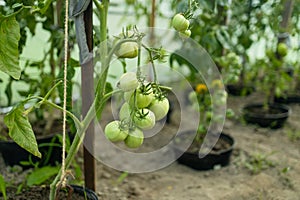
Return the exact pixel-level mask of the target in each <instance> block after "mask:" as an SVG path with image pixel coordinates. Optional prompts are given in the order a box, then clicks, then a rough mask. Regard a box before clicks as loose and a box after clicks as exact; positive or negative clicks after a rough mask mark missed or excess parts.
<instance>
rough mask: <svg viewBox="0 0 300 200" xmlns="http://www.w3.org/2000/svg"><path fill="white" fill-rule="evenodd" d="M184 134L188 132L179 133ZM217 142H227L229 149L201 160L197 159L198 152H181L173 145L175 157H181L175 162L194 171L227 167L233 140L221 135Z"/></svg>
mask: <svg viewBox="0 0 300 200" xmlns="http://www.w3.org/2000/svg"><path fill="white" fill-rule="evenodd" d="M181 134H182V135H184V134H190V132H184V133H181ZM219 140H223V141H225V142H227V143H228V144H229V145H230V147H229V148H228V149H224V150H220V151H217V152H210V153H209V154H207V155H206V156H205V157H203V158H199V156H198V152H195V153H192V152H188V151H186V152H183V150H182V149H180V148H178V146H176V145H174V152H175V154H176V155H181V156H180V157H179V158H178V159H177V162H178V163H180V164H183V165H186V166H188V167H190V168H192V169H196V170H210V169H214V167H215V166H218V165H219V166H227V165H228V164H229V162H230V157H231V154H232V150H233V148H234V144H235V142H234V139H233V138H232V137H231V136H229V135H227V134H225V133H221V135H220V137H219Z"/></svg>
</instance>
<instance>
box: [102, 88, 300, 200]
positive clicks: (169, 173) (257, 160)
mask: <svg viewBox="0 0 300 200" xmlns="http://www.w3.org/2000/svg"><path fill="white" fill-rule="evenodd" d="M260 99H261V96H260V95H259V94H252V95H250V96H247V97H230V98H229V101H228V107H229V108H232V109H233V110H234V111H235V113H236V114H237V117H236V119H231V120H227V121H226V122H225V126H224V132H226V133H227V134H229V135H231V136H233V137H234V139H235V142H236V145H235V148H234V151H233V156H232V157H231V163H230V165H229V166H227V167H223V168H216V169H214V170H210V171H196V170H193V169H191V168H189V167H186V166H183V165H181V164H178V163H177V162H174V163H172V164H171V165H169V166H168V167H166V168H163V169H160V170H158V171H155V172H151V173H142V174H128V175H127V176H126V174H124V173H122V172H119V171H116V170H114V169H111V168H109V167H107V166H105V165H103V164H102V163H100V162H97V177H98V178H97V190H96V191H97V193H98V195H99V197H100V199H104V200H110V199H111V200H126V199H130V200H141V199H143V200H157V199H160V200H179V199H180V200H181V199H184V200H220V199H222V200H243V199H246V200H256V199H257V200H299V199H300V124H299V119H300V104H298V105H297V104H291V105H290V107H291V108H292V114H291V116H290V117H289V119H288V121H287V123H286V124H285V126H284V128H282V129H278V130H270V129H267V128H259V127H257V126H255V125H246V124H245V123H243V122H242V120H241V119H240V117H239V115H240V108H241V107H242V106H243V105H245V104H246V103H250V102H251V103H253V102H259V100H260ZM166 130H170V129H166ZM124 177H125V178H124ZM123 178H124V179H123ZM120 180H122V181H120Z"/></svg>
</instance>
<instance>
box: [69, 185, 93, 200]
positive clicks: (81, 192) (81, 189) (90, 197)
mask: <svg viewBox="0 0 300 200" xmlns="http://www.w3.org/2000/svg"><path fill="white" fill-rule="evenodd" d="M71 186H72V188H73V189H74V192H75V193H77V194H79V195H81V196H84V197H86V198H87V199H88V200H98V197H97V194H96V193H95V192H94V191H93V190H90V189H88V188H84V187H82V186H78V185H71Z"/></svg>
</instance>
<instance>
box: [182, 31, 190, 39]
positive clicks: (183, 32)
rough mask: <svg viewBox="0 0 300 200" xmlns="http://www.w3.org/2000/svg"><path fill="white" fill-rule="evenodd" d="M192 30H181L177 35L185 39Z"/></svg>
mask: <svg viewBox="0 0 300 200" xmlns="http://www.w3.org/2000/svg"><path fill="white" fill-rule="evenodd" d="M191 34H192V32H191V30H185V31H182V32H179V36H180V37H182V38H183V39H187V38H189V37H190V36H191Z"/></svg>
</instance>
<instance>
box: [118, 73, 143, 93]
mask: <svg viewBox="0 0 300 200" xmlns="http://www.w3.org/2000/svg"><path fill="white" fill-rule="evenodd" d="M138 85H139V82H138V79H137V77H136V74H135V73H134V72H127V73H125V74H122V76H121V77H120V80H119V82H118V84H117V87H118V88H120V89H121V90H123V91H124V92H128V91H132V90H135V89H136V88H137V87H138Z"/></svg>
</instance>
